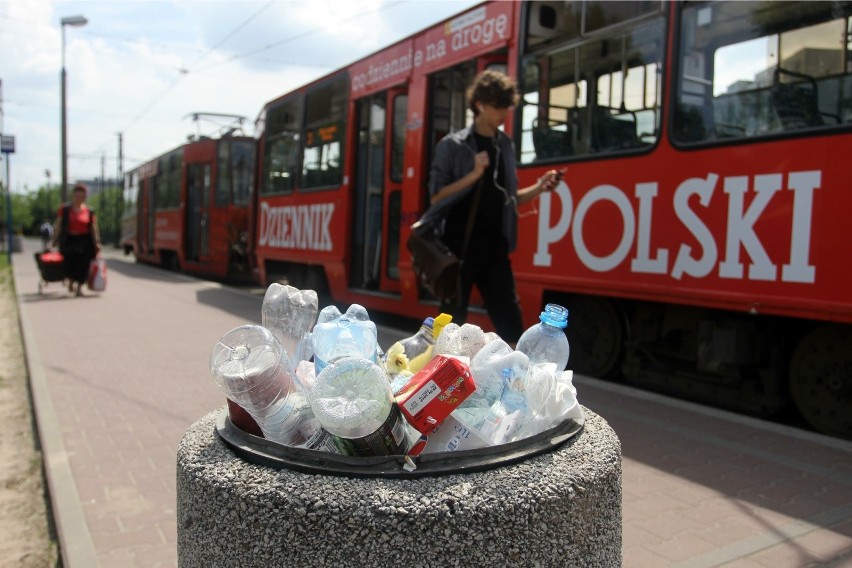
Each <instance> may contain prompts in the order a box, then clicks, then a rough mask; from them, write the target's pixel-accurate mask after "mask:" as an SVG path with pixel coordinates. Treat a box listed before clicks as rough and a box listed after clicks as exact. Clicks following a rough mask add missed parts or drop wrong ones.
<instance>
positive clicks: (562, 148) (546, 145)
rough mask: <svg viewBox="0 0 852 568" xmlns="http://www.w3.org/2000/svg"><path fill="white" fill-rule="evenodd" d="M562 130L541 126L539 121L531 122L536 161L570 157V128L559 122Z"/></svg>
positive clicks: (571, 150) (572, 152)
mask: <svg viewBox="0 0 852 568" xmlns="http://www.w3.org/2000/svg"><path fill="white" fill-rule="evenodd" d="M557 124H558V125H561V126H562V128H555V127H553V126H551V125H550V123H549V121H548V124H547V125H545V126H542V125H541V124H540V123H539V119H535V120H534V121H533V126H532V138H533V147H534V148H535V156H536V160H546V159H548V158H557V157H560V156H571V155H573V154H574V148H573V144H572V141H571V128H570V126H569V125H568V124H567V123H562V122H559V123H557Z"/></svg>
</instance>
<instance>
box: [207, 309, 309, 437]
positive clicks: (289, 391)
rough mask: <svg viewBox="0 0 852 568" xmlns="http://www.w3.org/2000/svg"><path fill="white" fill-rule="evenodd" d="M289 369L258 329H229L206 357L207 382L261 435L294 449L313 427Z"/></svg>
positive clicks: (265, 332) (279, 349)
mask: <svg viewBox="0 0 852 568" xmlns="http://www.w3.org/2000/svg"><path fill="white" fill-rule="evenodd" d="M290 367H291V363H290V361H289V359H288V357H287V352H286V351H285V350H284V348H283V347H281V344H280V343H279V342H278V340H277V339H275V337H274V336H273V335H272V333H271V332H270V331H269V330H268V329H266V328H265V327H262V326H259V325H243V326H240V327H237V328H234V329H232V330H231V331H229V332H228V333H226V334H225V335H223V336H222V338H221V339H219V341H218V342H216V344H215V345H214V346H213V349H212V351H211V353H210V373H211V375H212V376H213V380H214V381H215V382H216V384H217V385H218V387H219V389H220V390H221V391H222V392H223V393H225V396H227V397H228V398H229V399H230V400H232V401H233V402H235V403H237V404H238V405H240V406H241V407H242V408H243V409H244V410H245V411H246V412H248V413H249V414H251V416H252V418H254V420H255V421H256V422H257V424H258V426H260V429H261V431H262V432H263V435H264V437H265V438H267V439H269V440H272V441H274V442H278V443H280V444H286V445H288V446H300V445H303V444H304V443H305V442H306V441H307V440H308V439H310V438H311V437H313V436H314V435H315V433H316V431H317V430H319V423H318V422H317V421H316V419H315V418H314V416H313V411H312V410H311V407H310V404H309V403H308V400H307V398H306V397H305V395H304V393H303V392H302V391H301V389H300V387H299V384H298V381H297V380H296V378H295V376H294V374H293V372H292V371H291V370H290Z"/></svg>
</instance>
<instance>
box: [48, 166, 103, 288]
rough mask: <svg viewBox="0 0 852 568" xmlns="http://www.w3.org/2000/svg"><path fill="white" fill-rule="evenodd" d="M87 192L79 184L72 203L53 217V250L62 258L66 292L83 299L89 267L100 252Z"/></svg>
mask: <svg viewBox="0 0 852 568" xmlns="http://www.w3.org/2000/svg"><path fill="white" fill-rule="evenodd" d="M88 192H89V188H88V187H86V185H85V184H82V183H78V184H77V185H75V186H74V191H73V192H72V194H71V202H70V203H63V204H62V206H61V207H60V208H59V211H58V212H57V214H56V222H55V227H56V228H55V230H54V234H55V235H56V236H55V237H54V242H53V245H54V246H58V247H59V252H61V253H62V256H63V257H65V274H66V276H67V277H68V291H69V292H75V293H76V295H77V296H82V295H83V283H84V282H85V281H86V278H88V276H89V264H90V263H91V262H92V259H93V258H95V256H97V254H98V253H99V252H100V250H101V236H100V231H99V230H98V219H97V216H96V215H95V212H94V210H92V209H91V208H89V206H88V205H86V195H87V194H88Z"/></svg>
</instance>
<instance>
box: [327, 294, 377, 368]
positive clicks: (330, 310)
mask: <svg viewBox="0 0 852 568" xmlns="http://www.w3.org/2000/svg"><path fill="white" fill-rule="evenodd" d="M311 346H312V347H313V352H314V365H315V366H316V372H317V375H319V374H320V373H321V372H322V370H323V369H324V368H325V366H326V365H328V364H329V363H331V362H332V361H334V360H336V359H339V358H341V357H362V358H364V359H369V360H370V361H372V362H374V363H375V362H376V361H377V354H378V333H377V331H376V324H375V323H373V322H372V321H370V316H369V314H368V313H367V309H366V308H364V306H361V305H358V304H352V305H351V306H349V309H347V310H346V313H345V314H341V313H340V310H338V309H337V307H336V306H326V307H325V308H323V309H322V311H321V312H320V313H319V317H318V318H317V324H316V325H315V326H314V330H313V333H312V334H311Z"/></svg>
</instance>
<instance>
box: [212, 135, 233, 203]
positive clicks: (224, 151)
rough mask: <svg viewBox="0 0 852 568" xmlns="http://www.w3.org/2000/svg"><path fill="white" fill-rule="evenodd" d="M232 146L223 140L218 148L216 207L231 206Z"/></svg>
mask: <svg viewBox="0 0 852 568" xmlns="http://www.w3.org/2000/svg"><path fill="white" fill-rule="evenodd" d="M230 148H231V145H230V143H229V142H228V141H227V140H221V141H220V142H219V148H218V154H219V155H218V162H219V164H218V169H217V175H216V200H215V203H216V206H217V207H225V206H226V205H230V204H231V159H230V158H231V153H230Z"/></svg>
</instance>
